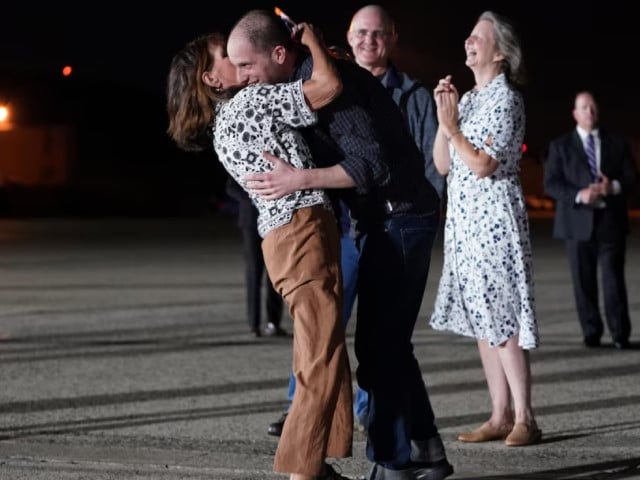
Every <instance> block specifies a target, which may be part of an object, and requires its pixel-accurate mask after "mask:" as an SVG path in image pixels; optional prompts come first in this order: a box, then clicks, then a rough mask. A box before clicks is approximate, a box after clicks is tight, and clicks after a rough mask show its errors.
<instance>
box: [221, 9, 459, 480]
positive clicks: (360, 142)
mask: <svg viewBox="0 0 640 480" xmlns="http://www.w3.org/2000/svg"><path fill="white" fill-rule="evenodd" d="M287 37H288V33H287V31H286V28H284V26H283V24H282V22H281V21H280V19H279V18H278V17H277V16H276V15H275V14H273V12H269V11H266V10H253V11H250V12H248V13H247V14H245V15H244V16H243V17H242V18H241V19H240V20H239V21H238V22H237V23H236V25H235V26H234V28H233V29H232V31H231V33H230V35H229V41H228V43H227V50H228V54H229V58H230V60H231V62H232V63H233V64H234V65H235V66H236V67H237V68H238V79H239V80H240V81H243V82H248V83H279V82H283V81H289V80H291V79H300V78H308V76H309V73H310V71H311V68H312V60H311V59H310V58H309V57H308V54H305V52H304V51H303V50H300V49H296V48H292V47H284V48H283V46H284V45H286V44H287V40H286V39H287ZM336 62H337V64H338V69H339V71H340V75H341V78H342V82H343V92H342V94H341V95H340V96H339V97H338V98H337V99H336V100H334V101H333V102H332V103H331V104H329V105H327V106H326V107H324V108H323V109H321V110H320V111H319V112H318V116H319V123H318V124H317V125H316V126H314V127H310V128H307V129H304V134H305V138H306V140H307V142H308V143H309V145H310V147H311V151H312V153H313V157H314V161H315V163H316V164H317V165H318V168H314V169H296V168H295V167H293V166H291V165H289V164H288V163H286V162H284V161H282V160H280V159H278V158H277V157H276V156H273V155H269V154H265V157H266V158H268V159H269V160H270V161H272V162H273V163H274V169H273V171H272V172H270V173H265V174H252V175H248V176H246V177H245V181H246V184H247V187H248V188H249V189H250V190H251V191H252V192H253V193H254V194H258V195H260V197H262V198H264V199H268V200H272V199H276V198H281V197H284V196H286V195H288V194H290V193H291V192H293V191H296V190H300V189H307V188H329V189H339V191H338V192H337V193H339V194H340V198H342V199H343V200H345V202H346V203H347V205H348V206H349V209H350V211H351V214H352V215H353V217H354V219H355V220H356V222H357V228H358V229H359V230H360V231H362V232H364V233H366V234H367V241H366V242H365V244H364V246H363V248H362V256H361V258H360V265H359V278H360V282H359V285H358V296H359V306H358V312H357V325H356V338H355V350H356V356H357V359H358V362H359V365H358V369H357V378H358V383H359V385H360V386H361V387H362V388H364V389H365V390H367V391H368V393H369V418H368V425H367V427H368V432H367V436H368V439H367V440H368V441H367V456H368V458H369V459H370V460H371V461H372V462H374V465H373V466H372V469H371V472H370V473H369V478H370V479H371V480H373V479H375V480H383V479H404V478H407V479H414V478H421V479H425V480H440V479H443V478H445V477H447V476H449V475H451V474H452V473H453V467H451V465H450V464H449V463H448V461H447V458H446V454H445V450H444V445H443V443H442V440H441V438H440V435H439V434H438V429H437V427H436V425H435V417H434V414H433V410H432V408H431V403H430V401H429V396H428V394H427V390H426V387H425V384H424V381H423V379H422V373H421V371H420V367H419V365H418V362H417V360H416V358H415V356H414V354H413V344H412V341H411V339H412V335H413V329H414V327H415V323H416V320H417V317H418V313H419V310H420V307H421V303H422V298H423V296H424V289H425V286H426V281H427V275H428V271H429V263H430V256H431V247H432V245H433V240H434V237H435V236H436V234H437V229H438V223H439V215H440V200H439V198H438V193H437V192H436V190H435V189H434V188H433V186H432V185H431V184H430V183H429V182H428V181H427V180H426V178H425V175H424V162H423V160H422V157H421V155H420V152H419V151H418V148H417V146H416V144H415V142H414V140H413V138H412V137H411V134H410V133H409V130H408V128H407V126H406V122H405V121H404V119H403V118H402V114H401V112H400V110H399V109H398V107H397V105H396V104H395V103H394V102H393V100H392V98H391V96H390V95H389V94H388V92H387V91H386V90H385V89H384V87H383V86H382V85H381V84H380V82H379V81H378V80H376V79H375V78H374V77H373V76H372V75H371V74H370V73H369V72H367V71H366V70H364V69H362V68H361V67H359V66H357V65H355V64H353V63H351V62H348V61H336ZM286 428H287V422H285V429H286Z"/></svg>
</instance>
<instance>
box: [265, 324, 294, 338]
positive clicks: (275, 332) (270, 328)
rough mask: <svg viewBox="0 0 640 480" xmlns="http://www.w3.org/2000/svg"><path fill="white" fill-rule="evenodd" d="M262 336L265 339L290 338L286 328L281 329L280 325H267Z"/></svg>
mask: <svg viewBox="0 0 640 480" xmlns="http://www.w3.org/2000/svg"><path fill="white" fill-rule="evenodd" d="M262 334H263V335H264V336H265V337H288V336H289V332H287V331H286V330H285V329H284V328H282V327H280V325H275V324H274V323H271V322H269V323H267V326H266V327H264V330H263V331H262Z"/></svg>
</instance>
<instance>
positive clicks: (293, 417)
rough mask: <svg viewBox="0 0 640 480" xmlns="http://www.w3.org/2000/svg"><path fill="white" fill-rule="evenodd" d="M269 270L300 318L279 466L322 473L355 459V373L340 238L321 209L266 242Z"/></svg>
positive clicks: (301, 213)
mask: <svg viewBox="0 0 640 480" xmlns="http://www.w3.org/2000/svg"><path fill="white" fill-rule="evenodd" d="M262 250H263V253H264V259H265V265H266V267H267V271H268V272H269V277H270V278H271V281H272V282H273V285H274V287H275V289H276V290H277V291H278V292H280V294H281V295H282V296H283V298H284V300H285V301H286V303H287V305H288V306H289V312H290V314H291V318H292V319H293V373H294V375H295V377H296V391H295V394H294V397H293V402H292V404H291V408H290V410H289V414H288V415H287V421H286V422H285V423H284V428H283V430H282V435H281V437H280V442H279V444H278V449H277V450H276V456H275V461H274V467H273V468H274V470H275V471H276V472H283V473H299V474H303V475H319V474H320V473H321V472H322V470H323V468H324V466H323V464H324V461H325V459H326V458H327V457H336V458H343V457H349V456H351V452H352V440H353V403H352V391H351V370H350V367H349V358H348V354H347V348H346V344H345V336H344V327H343V326H342V274H341V271H340V237H339V234H338V226H337V223H336V220H335V218H334V216H333V214H332V213H331V212H330V211H328V210H326V209H325V208H323V207H321V206H314V207H307V208H302V209H300V210H297V211H296V212H295V213H294V214H293V218H292V219H291V222H290V223H288V224H286V225H283V226H281V227H278V228H276V229H274V230H272V231H271V232H269V233H268V234H267V235H266V237H265V238H264V240H263V242H262Z"/></svg>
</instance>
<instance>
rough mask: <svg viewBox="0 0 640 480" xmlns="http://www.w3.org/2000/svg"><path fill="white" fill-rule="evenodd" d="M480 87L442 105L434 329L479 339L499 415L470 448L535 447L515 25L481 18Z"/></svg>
mask: <svg viewBox="0 0 640 480" xmlns="http://www.w3.org/2000/svg"><path fill="white" fill-rule="evenodd" d="M465 51H466V54H467V59H466V65H467V66H468V67H469V68H470V69H471V71H472V72H473V74H474V78H475V82H476V85H475V87H474V88H473V89H472V90H470V91H468V92H466V93H465V94H464V95H463V96H462V97H461V98H459V94H458V90H457V89H456V87H455V86H454V85H453V83H452V82H451V77H450V76H448V77H446V78H444V79H442V80H440V82H439V83H438V86H437V87H436V89H435V90H434V97H435V100H436V105H437V108H438V121H439V129H438V134H437V136H436V142H435V145H434V162H435V164H436V167H437V168H438V171H439V172H440V173H441V174H443V175H447V188H448V190H447V198H448V200H447V213H446V222H445V234H444V236H445V239H444V255H445V257H444V267H443V271H442V277H441V279H440V284H439V287H438V294H437V298H436V302H435V307H434V312H433V314H432V316H431V320H430V325H431V326H432V327H433V328H434V329H437V330H447V331H451V332H454V333H457V334H460V335H464V336H468V337H472V338H475V339H477V342H478V349H479V352H480V358H481V361H482V366H483V369H484V372H485V376H486V379H487V384H488V387H489V394H490V396H491V405H492V412H491V417H490V418H489V420H488V421H487V422H485V423H484V424H483V425H481V426H480V427H479V428H477V429H475V430H473V431H471V432H467V433H463V434H460V435H459V437H458V439H459V440H460V441H463V442H484V441H489V440H504V441H505V444H506V445H509V446H522V445H529V444H532V443H536V442H538V441H539V440H540V438H541V436H542V433H541V431H540V430H539V429H538V426H537V424H536V421H535V418H534V414H533V409H532V407H531V369H530V365H529V355H528V353H529V352H528V350H530V349H534V348H536V347H537V346H538V330H537V324H536V317H535V305H534V285H533V266H532V254H531V243H530V237H529V224H528V217H527V212H526V207H525V201H524V196H523V193H522V187H521V185H520V180H519V177H518V171H519V162H520V158H521V156H522V149H521V147H522V141H523V139H524V130H525V113H524V103H523V99H522V96H521V94H520V92H519V91H518V90H517V86H518V85H520V84H521V82H522V77H523V72H522V55H521V49H520V46H519V44H518V40H517V38H516V35H515V33H514V31H513V29H512V27H511V25H510V24H509V22H508V21H507V20H506V19H504V18H502V17H501V16H499V15H497V14H495V13H493V12H484V13H483V14H482V15H480V17H479V18H478V21H477V22H476V25H475V26H474V28H473V31H472V32H471V35H470V36H469V37H468V38H467V39H466V41H465Z"/></svg>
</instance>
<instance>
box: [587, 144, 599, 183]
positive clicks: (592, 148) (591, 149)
mask: <svg viewBox="0 0 640 480" xmlns="http://www.w3.org/2000/svg"><path fill="white" fill-rule="evenodd" d="M585 152H586V153H587V160H588V161H589V169H590V170H591V176H592V177H593V179H594V180H597V179H598V163H597V162H596V144H595V141H594V139H593V134H591V133H590V134H589V135H587V145H586V147H585Z"/></svg>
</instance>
